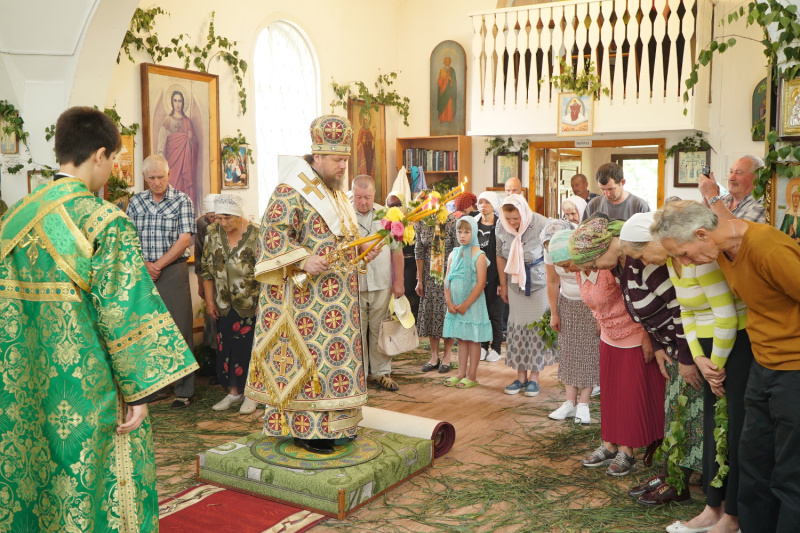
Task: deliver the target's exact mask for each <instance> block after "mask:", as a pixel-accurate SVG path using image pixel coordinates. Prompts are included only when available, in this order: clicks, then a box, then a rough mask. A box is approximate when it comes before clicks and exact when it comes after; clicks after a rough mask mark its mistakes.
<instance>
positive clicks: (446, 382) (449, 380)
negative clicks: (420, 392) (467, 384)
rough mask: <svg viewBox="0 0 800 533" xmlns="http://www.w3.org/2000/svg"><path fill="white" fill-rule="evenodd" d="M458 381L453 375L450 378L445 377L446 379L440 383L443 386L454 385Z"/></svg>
mask: <svg viewBox="0 0 800 533" xmlns="http://www.w3.org/2000/svg"><path fill="white" fill-rule="evenodd" d="M458 382H459V379H458V378H457V377H455V376H453V377H452V378H447V379H446V380H444V381H443V382H442V385H444V386H445V387H455V386H456V385H457V384H458Z"/></svg>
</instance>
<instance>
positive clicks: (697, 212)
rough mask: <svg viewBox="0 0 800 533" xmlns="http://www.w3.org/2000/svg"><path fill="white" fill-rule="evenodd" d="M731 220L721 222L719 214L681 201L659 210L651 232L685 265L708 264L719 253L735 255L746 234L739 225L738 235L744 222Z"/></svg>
mask: <svg viewBox="0 0 800 533" xmlns="http://www.w3.org/2000/svg"><path fill="white" fill-rule="evenodd" d="M729 222H730V224H723V225H720V224H719V219H718V218H717V215H715V214H714V213H713V212H712V211H711V209H709V208H708V207H705V206H704V205H702V204H701V203H699V202H695V201H692V200H682V201H680V202H670V203H668V204H666V205H665V206H664V207H663V208H662V209H661V210H659V211H657V212H656V213H655V216H654V221H653V225H652V226H651V227H650V232H651V234H652V235H653V239H654V240H656V241H660V242H661V246H663V247H664V249H665V250H666V251H667V253H668V254H669V255H671V256H672V257H675V258H676V259H678V260H679V261H680V262H681V263H683V264H684V265H690V264H695V265H705V264H708V263H712V262H714V261H716V259H717V257H718V256H719V254H720V252H728V253H734V254H735V252H736V249H737V248H738V246H739V244H740V243H741V236H742V234H743V233H744V228H740V230H739V232H738V234H737V231H736V228H737V225H739V224H744V222H742V221H741V220H738V219H737V220H731V221H729Z"/></svg>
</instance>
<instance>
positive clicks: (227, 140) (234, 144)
mask: <svg viewBox="0 0 800 533" xmlns="http://www.w3.org/2000/svg"><path fill="white" fill-rule="evenodd" d="M220 142H222V146H228V147H230V149H231V150H233V153H235V154H238V153H239V150H240V149H241V148H242V147H243V146H244V147H246V149H245V153H246V154H247V157H248V158H249V159H250V164H251V165H254V164H255V162H256V161H255V159H253V150H252V149H251V148H250V146H249V144H248V143H247V138H246V137H245V136H244V135H242V130H240V129H237V130H236V137H223V138H222V139H220Z"/></svg>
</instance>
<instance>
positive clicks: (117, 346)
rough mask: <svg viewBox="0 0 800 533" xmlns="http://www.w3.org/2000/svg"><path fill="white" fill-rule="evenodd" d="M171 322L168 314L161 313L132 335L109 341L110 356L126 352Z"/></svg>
mask: <svg viewBox="0 0 800 533" xmlns="http://www.w3.org/2000/svg"><path fill="white" fill-rule="evenodd" d="M170 322H172V316H171V315H170V314H169V313H168V312H167V313H161V314H160V315H158V316H156V317H155V318H153V319H152V320H149V321H148V322H145V323H144V324H142V325H141V326H139V328H137V329H135V330H133V331H132V332H131V333H128V334H127V335H125V336H124V337H120V338H119V339H116V340H109V341H108V342H107V343H106V344H107V347H108V354H109V355H113V354H115V353H118V352H121V351H123V350H125V349H126V348H128V347H129V346H131V345H132V344H135V343H137V342H139V341H140V340H141V339H142V337H144V336H145V335H150V334H151V333H156V332H158V331H159V330H160V329H161V328H162V327H163V326H164V325H168V324H169V323H170ZM156 326H159V327H156Z"/></svg>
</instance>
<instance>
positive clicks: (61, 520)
mask: <svg viewBox="0 0 800 533" xmlns="http://www.w3.org/2000/svg"><path fill="white" fill-rule="evenodd" d="M55 142H56V154H57V156H58V158H59V161H60V162H61V171H62V173H59V174H57V175H56V179H55V180H54V181H52V182H50V183H48V184H46V185H42V186H40V187H39V188H37V189H36V190H34V191H33V192H31V194H29V195H28V196H26V197H25V198H23V199H22V200H21V201H19V202H17V203H16V204H15V205H13V206H12V207H11V208H10V209H9V210H8V213H6V216H5V218H4V219H3V222H2V226H0V375H2V382H0V531H44V532H62V531H69V532H98V531H119V532H139V531H143V532H148V531H157V530H158V496H157V494H156V488H155V478H156V469H155V459H154V457H153V443H152V435H151V432H150V424H149V420H148V419H147V404H146V399H147V397H148V396H149V395H150V394H151V393H153V392H155V391H157V390H158V389H160V388H161V387H163V386H165V385H167V384H169V383H170V382H172V381H174V380H175V379H177V378H179V377H182V376H184V375H186V374H188V373H190V372H193V371H194V370H195V369H196V368H197V363H195V360H194V358H193V357H192V354H191V352H190V351H189V349H188V347H187V346H186V343H185V342H184V340H183V337H181V334H180V332H179V331H178V328H177V327H176V326H175V323H174V322H173V321H172V318H171V317H170V315H169V313H168V312H167V309H166V307H164V303H163V302H162V301H161V298H160V297H159V296H158V292H156V289H155V286H154V285H153V282H152V281H151V279H150V276H149V275H148V273H147V270H146V269H145V266H144V261H143V259H142V252H141V248H140V246H139V239H138V236H137V233H136V228H135V227H134V226H133V224H132V223H131V221H130V220H129V219H128V217H126V216H125V214H124V213H123V212H122V211H120V210H119V208H117V207H116V206H114V205H112V204H110V203H108V202H105V201H103V200H100V199H99V198H97V197H96V196H95V195H94V194H92V192H90V191H96V190H99V189H100V188H101V187H102V186H103V185H104V184H105V182H106V180H108V177H109V176H110V174H111V166H112V163H113V161H114V152H116V151H117V150H119V146H120V138H119V133H118V132H117V129H116V127H115V126H114V123H113V122H111V120H110V119H108V117H106V116H105V115H104V114H103V112H102V111H97V110H95V109H91V108H72V109H70V110H68V111H66V112H65V113H64V114H62V115H61V117H60V118H59V120H58V122H57V124H56V140H55Z"/></svg>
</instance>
